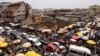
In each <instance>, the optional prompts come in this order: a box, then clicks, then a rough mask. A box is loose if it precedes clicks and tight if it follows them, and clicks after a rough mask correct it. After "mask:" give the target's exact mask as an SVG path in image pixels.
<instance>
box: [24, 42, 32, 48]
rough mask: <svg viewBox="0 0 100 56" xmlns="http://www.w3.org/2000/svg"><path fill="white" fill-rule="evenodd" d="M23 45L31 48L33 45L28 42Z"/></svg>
mask: <svg viewBox="0 0 100 56" xmlns="http://www.w3.org/2000/svg"><path fill="white" fill-rule="evenodd" d="M22 46H23V47H25V48H29V47H31V43H29V42H27V43H24V44H23V45H22Z"/></svg>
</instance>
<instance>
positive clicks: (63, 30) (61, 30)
mask: <svg viewBox="0 0 100 56" xmlns="http://www.w3.org/2000/svg"><path fill="white" fill-rule="evenodd" d="M64 32H65V29H63V28H60V29H59V30H58V31H57V33H64Z"/></svg>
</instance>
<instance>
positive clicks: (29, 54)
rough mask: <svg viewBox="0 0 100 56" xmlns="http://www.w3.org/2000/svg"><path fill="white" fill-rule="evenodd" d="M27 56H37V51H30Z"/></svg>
mask: <svg viewBox="0 0 100 56" xmlns="http://www.w3.org/2000/svg"><path fill="white" fill-rule="evenodd" d="M25 56H36V52H35V51H28V52H26V54H25Z"/></svg>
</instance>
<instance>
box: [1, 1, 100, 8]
mask: <svg viewBox="0 0 100 56" xmlns="http://www.w3.org/2000/svg"><path fill="white" fill-rule="evenodd" d="M19 1H25V2H27V3H29V4H30V5H31V6H32V7H33V8H38V9H43V8H88V7H89V6H91V5H100V0H0V2H19Z"/></svg>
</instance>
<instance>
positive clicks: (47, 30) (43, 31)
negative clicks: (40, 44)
mask: <svg viewBox="0 0 100 56" xmlns="http://www.w3.org/2000/svg"><path fill="white" fill-rule="evenodd" d="M45 32H48V33H51V32H52V30H51V29H43V30H42V33H45Z"/></svg>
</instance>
